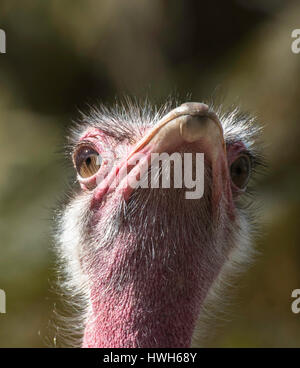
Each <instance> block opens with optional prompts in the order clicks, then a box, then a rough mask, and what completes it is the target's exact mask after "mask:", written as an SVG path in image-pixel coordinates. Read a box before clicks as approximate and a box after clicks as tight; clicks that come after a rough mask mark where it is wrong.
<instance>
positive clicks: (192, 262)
mask: <svg viewBox="0 0 300 368" xmlns="http://www.w3.org/2000/svg"><path fill="white" fill-rule="evenodd" d="M162 249H163V247H162ZM180 249H181V250H184V249H188V252H186V251H185V252H184V253H185V254H184V257H183V254H180V251H179V252H178V256H177V255H176V256H175V257H174V258H172V260H170V261H168V262H166V263H165V264H162V263H161V262H157V263H154V265H153V264H152V266H151V268H150V269H149V268H148V269H147V265H146V264H145V263H144V262H143V261H140V262H133V263H132V264H129V263H128V261H130V260H129V259H127V258H126V259H124V258H122V256H121V253H120V252H117V251H115V252H114V253H115V254H114V255H112V254H110V256H112V257H111V258H112V259H113V261H112V262H111V264H110V265H109V266H108V268H107V269H106V271H105V275H106V276H104V277H103V273H102V278H101V281H99V280H97V281H96V282H94V283H93V286H92V288H91V300H92V307H91V310H90V312H89V315H88V318H87V323H86V328H85V333H84V339H83V347H106V348H117V347H132V348H134V347H150V348H151V347H189V346H190V345H191V339H192V335H193V331H194V328H195V325H196V322H197V318H198V315H199V312H200V309H201V304H202V302H203V299H204V298H205V296H206V294H207V291H208V289H209V287H210V285H211V283H212V282H213V279H214V278H215V276H216V274H217V273H218V271H219V268H216V269H214V270H213V271H212V268H211V267H209V259H207V258H206V256H205V253H204V252H201V247H200V249H199V247H198V249H197V250H198V252H195V248H194V246H190V247H187V244H184V243H183V244H182V247H180ZM199 250H200V251H199ZM196 254H198V256H195V255H196ZM104 257H105V256H104ZM131 259H132V258H131ZM183 260H184V262H183ZM123 262H125V263H126V267H127V268H126V271H127V272H128V273H129V274H130V275H132V277H130V278H129V279H128V280H122V281H121V282H119V283H118V284H116V283H115V285H113V287H112V288H111V289H109V288H108V285H109V280H110V278H111V275H113V274H114V273H115V272H117V271H118V270H120V268H121V264H122V263H123ZM98 266H99V265H98ZM174 270H176V271H174ZM201 275H202V276H201ZM203 275H205V276H204V277H203ZM106 277H107V278H106ZM118 285H122V286H121V287H120V288H119V290H118Z"/></svg>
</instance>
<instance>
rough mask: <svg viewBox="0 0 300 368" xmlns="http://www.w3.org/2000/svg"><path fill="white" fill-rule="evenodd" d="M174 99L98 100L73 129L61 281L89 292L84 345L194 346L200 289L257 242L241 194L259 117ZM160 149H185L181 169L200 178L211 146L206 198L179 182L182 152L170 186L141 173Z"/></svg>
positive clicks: (253, 159)
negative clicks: (72, 183) (72, 179)
mask: <svg viewBox="0 0 300 368" xmlns="http://www.w3.org/2000/svg"><path fill="white" fill-rule="evenodd" d="M172 107H174V106H172V103H167V104H166V105H164V106H163V107H162V108H160V109H156V108H154V107H151V106H150V105H149V104H148V103H146V104H145V105H144V106H142V107H139V106H138V105H137V104H135V103H127V104H126V106H125V105H124V104H121V105H116V106H115V107H114V108H112V109H108V108H105V107H101V108H99V109H92V111H91V113H90V115H89V116H85V115H84V116H83V119H82V122H81V123H79V124H77V125H76V126H75V128H74V129H73V131H72V136H71V138H70V140H71V155H72V159H73V163H74V167H75V169H76V171H77V179H78V181H79V184H80V185H79V186H78V189H77V191H76V193H75V194H74V195H72V199H71V200H70V201H69V203H68V204H67V205H66V207H65V208H64V210H63V211H62V213H61V216H60V221H59V232H58V249H59V252H60V256H61V259H62V260H63V264H64V272H65V274H66V278H65V283H64V287H65V288H67V289H68V290H69V291H70V295H71V299H73V300H75V299H76V300H77V301H78V298H76V296H77V297H78V296H79V298H80V301H81V302H82V303H83V318H82V321H83V331H82V339H81V345H82V346H83V347H189V346H190V345H191V341H192V337H193V334H194V332H195V329H196V325H197V320H198V318H199V316H201V312H202V309H203V303H204V301H205V300H206V299H207V297H208V295H210V294H211V291H212V289H213V288H215V285H216V284H217V283H218V280H220V277H221V275H223V274H224V272H225V270H227V269H228V265H231V264H232V263H233V262H235V261H236V260H240V259H239V258H241V257H240V256H241V255H242V256H243V257H244V256H247V254H248V253H249V249H250V248H251V247H250V245H249V244H250V242H249V241H248V239H249V233H250V230H251V227H250V225H249V214H248V206H244V204H245V203H244V200H243V198H244V197H245V196H246V195H247V192H248V189H247V184H248V181H249V179H250V177H251V176H252V174H253V172H254V169H255V167H256V166H257V165H258V163H259V160H258V152H257V150H256V144H255V139H256V138H255V137H256V136H257V132H258V130H257V127H256V126H255V124H254V119H253V118H251V117H248V116H246V115H243V114H241V113H239V111H238V110H237V109H234V110H232V111H230V112H227V113H225V114H224V113H222V112H221V110H219V111H218V110H216V112H213V110H212V108H211V107H209V106H208V105H205V104H202V103H185V104H183V105H181V106H179V107H176V108H173V109H172ZM163 152H164V153H168V154H169V155H171V154H173V153H178V154H179V156H177V158H178V157H183V156H184V153H190V154H191V156H189V157H190V158H191V160H192V164H191V163H190V162H186V161H184V160H182V161H181V165H179V166H177V169H178V168H180V167H181V169H183V170H182V172H186V170H187V171H190V172H192V175H193V177H196V179H197V165H196V163H197V161H196V158H195V156H196V154H197V153H204V160H203V162H204V170H203V171H204V175H203V182H204V191H203V195H202V196H201V198H199V197H197V198H193V196H190V197H192V198H187V197H188V196H187V195H186V194H187V191H191V188H190V187H189V188H187V185H185V184H184V183H183V186H182V187H181V188H179V187H176V185H175V184H174V183H175V179H174V178H175V169H176V165H175V164H173V166H172V168H173V170H170V173H171V174H170V185H169V188H163V187H162V185H160V186H159V187H158V188H157V187H156V188H151V185H149V186H148V187H147V185H144V186H143V185H141V182H142V178H149V173H150V172H151V170H153V169H152V168H151V165H149V166H147V165H146V164H149V162H150V157H151V155H152V154H153V153H163ZM137 157H138V159H137ZM120 173H123V174H122V178H121V180H116V178H117V177H118V175H119V174H120ZM146 174H147V175H146ZM155 175H157V177H159V178H161V177H162V176H163V175H164V169H163V168H162V166H159V170H157V172H156V174H155ZM133 178H135V179H136V181H138V179H139V180H140V186H135V187H134V186H133V185H131V184H130V180H131V179H133ZM148 182H149V179H145V180H144V184H145V183H148ZM237 254H238V255H239V257H237Z"/></svg>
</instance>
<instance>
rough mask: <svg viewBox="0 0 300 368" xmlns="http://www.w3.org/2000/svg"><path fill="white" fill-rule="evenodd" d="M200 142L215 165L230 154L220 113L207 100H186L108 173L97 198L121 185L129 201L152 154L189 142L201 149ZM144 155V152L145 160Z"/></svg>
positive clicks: (172, 149) (173, 150)
mask: <svg viewBox="0 0 300 368" xmlns="http://www.w3.org/2000/svg"><path fill="white" fill-rule="evenodd" d="M198 142H201V145H202V146H201V145H200V147H202V148H203V142H204V144H205V147H207V148H206V150H205V153H207V154H208V156H209V161H210V162H211V165H212V167H213V168H214V167H217V166H219V165H220V164H219V163H218V162H217V161H218V159H219V157H220V155H222V156H223V157H226V146H225V142H224V136H223V129H222V125H221V123H220V121H219V119H218V117H217V115H216V114H215V113H214V112H213V111H211V110H209V107H208V106H207V105H205V104H203V103H197V102H188V103H184V104H182V105H181V106H179V107H177V108H175V109H173V110H172V111H170V112H169V113H168V114H167V115H165V116H164V117H163V118H162V119H161V120H160V121H159V122H158V123H157V124H156V126H155V127H154V128H152V129H151V130H150V131H148V132H147V134H146V135H145V137H144V138H143V139H141V140H140V141H139V142H138V143H137V145H136V146H135V147H134V148H133V150H132V151H131V152H130V153H129V155H128V156H127V157H126V158H125V160H123V161H122V162H120V163H119V165H118V166H117V167H116V169H115V170H114V171H113V172H112V173H111V174H109V175H108V177H107V178H106V179H105V181H104V182H103V183H102V185H101V186H100V188H99V189H98V191H97V194H96V195H95V199H96V201H97V202H98V201H99V200H101V199H102V198H103V196H104V195H106V194H108V193H111V192H113V191H114V190H115V189H116V188H117V187H118V189H120V190H121V191H122V193H123V196H124V198H125V200H127V199H128V198H129V196H130V195H131V193H132V191H133V188H132V186H131V185H129V184H128V183H129V182H132V179H134V178H136V177H138V176H142V175H143V174H144V173H145V172H146V171H147V169H148V164H149V162H150V156H151V154H152V153H164V152H168V153H169V152H172V153H173V152H176V149H177V148H178V147H180V146H182V145H184V144H187V143H188V144H192V145H195V147H194V148H195V149H196V151H199V147H198V148H197V144H198ZM200 149H201V148H200ZM199 152H201V151H199ZM141 154H142V155H144V159H142V160H140V155H141ZM221 161H223V160H221ZM116 176H117V179H116ZM120 179H121V180H120Z"/></svg>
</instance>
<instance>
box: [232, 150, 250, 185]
mask: <svg viewBox="0 0 300 368" xmlns="http://www.w3.org/2000/svg"><path fill="white" fill-rule="evenodd" d="M248 176H249V162H248V160H247V158H245V157H240V158H239V159H237V161H236V162H234V163H233V164H232V166H231V178H232V181H233V182H234V184H235V185H236V186H238V187H239V188H243V187H244V186H245V185H246V184H247V181H248Z"/></svg>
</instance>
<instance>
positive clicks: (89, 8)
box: [0, 0, 300, 347]
mask: <svg viewBox="0 0 300 368" xmlns="http://www.w3.org/2000/svg"><path fill="white" fill-rule="evenodd" d="M0 28H1V29H4V30H5V31H6V37H7V53H6V54H1V55H0V173H1V174H0V239H1V240H0V242H1V243H0V288H1V289H4V290H5V291H6V294H7V314H1V315H0V347H43V346H48V345H49V344H51V328H50V330H49V327H51V325H52V322H51V319H52V317H53V315H52V310H53V304H54V303H55V302H56V299H57V298H56V296H55V295H54V293H52V292H51V291H50V285H51V283H52V282H53V280H54V279H55V277H54V272H53V271H54V269H55V262H54V257H53V254H52V251H51V248H52V237H51V236H52V234H51V231H52V230H51V228H52V225H53V217H54V210H55V208H56V207H57V206H58V203H59V201H60V200H61V199H62V198H64V192H65V190H66V188H67V183H68V182H69V180H70V178H71V180H72V178H73V176H72V171H71V169H70V168H69V166H66V164H65V163H64V160H63V155H62V154H61V152H62V147H63V144H64V142H65V134H66V129H67V128H68V126H69V125H70V123H71V120H72V119H76V117H77V116H78V109H81V108H83V109H84V108H85V107H86V103H97V101H102V102H105V103H108V104H109V103H112V102H113V101H114V99H115V97H116V96H122V95H124V94H130V95H135V96H138V97H141V98H143V97H146V96H149V98H150V99H151V100H153V101H154V102H156V103H160V102H163V101H164V100H165V99H166V98H167V97H168V96H169V95H170V94H176V95H178V96H180V97H182V98H183V99H184V98H185V96H187V95H188V94H192V100H196V101H201V100H204V99H207V98H209V97H210V96H212V95H215V94H216V91H217V94H219V93H220V91H221V94H222V95H224V96H225V99H226V100H227V101H229V102H237V101H238V102H239V103H240V104H241V105H242V106H243V108H245V109H247V110H250V111H252V112H254V113H256V114H258V116H259V118H260V120H261V121H262V122H263V123H264V124H265V126H266V127H265V131H264V140H265V143H266V145H267V150H266V153H267V157H268V160H269V169H268V172H267V174H266V175H265V176H264V177H263V178H261V180H260V186H259V192H258V195H259V197H260V199H261V202H262V206H261V210H260V215H259V216H260V217H259V221H260V222H261V223H262V226H261V236H260V237H259V239H258V240H257V244H256V247H257V249H258V250H259V253H260V254H259V255H258V257H257V260H256V262H255V263H254V264H253V265H252V266H251V268H250V269H249V270H248V271H247V272H246V273H245V275H243V276H242V277H241V278H240V279H239V280H238V282H237V285H235V286H233V288H235V289H236V290H234V291H233V295H235V297H234V300H233V302H232V304H233V306H232V307H231V308H230V309H229V313H228V316H227V317H226V318H225V319H228V320H229V321H228V322H226V323H224V326H223V323H222V322H220V323H217V325H220V326H221V325H222V326H221V327H220V328H217V330H216V333H215V334H213V335H212V336H211V337H210V338H207V339H206V341H205V346H217V347H228V346H230V347H278V346H281V347H295V346H298V347H299V346H300V314H298V315H297V314H293V313H292V311H291V302H292V300H293V299H292V298H291V292H292V290H293V289H297V288H300V244H299V241H300V221H299V217H300V216H299V215H300V197H299V186H300V171H299V162H300V150H299V142H300V106H299V104H300V54H298V55H296V54H293V53H292V52H291V42H292V38H291V32H292V30H293V29H296V28H300V4H299V1H295V2H293V1H284V0H273V1H272V0H269V1H259V0H253V1H251V2H250V1H247V0H239V1H238V0H236V1H234V0H228V1H224V2H221V1H218V2H214V1H197V0H190V1H167V0H152V1H144V0H130V1H123V2H122V1H120V0H119V1H117V0H106V1H93V0H86V1H78V0H73V1H71V0H65V1H58V0H56V1H54V0H53V1H52V0H49V1H34V0H31V1H30V0H28V1H23V2H20V1H18V2H17V1H14V0H1V3H0ZM236 286H238V287H236ZM220 308H221V309H222V306H220Z"/></svg>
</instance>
